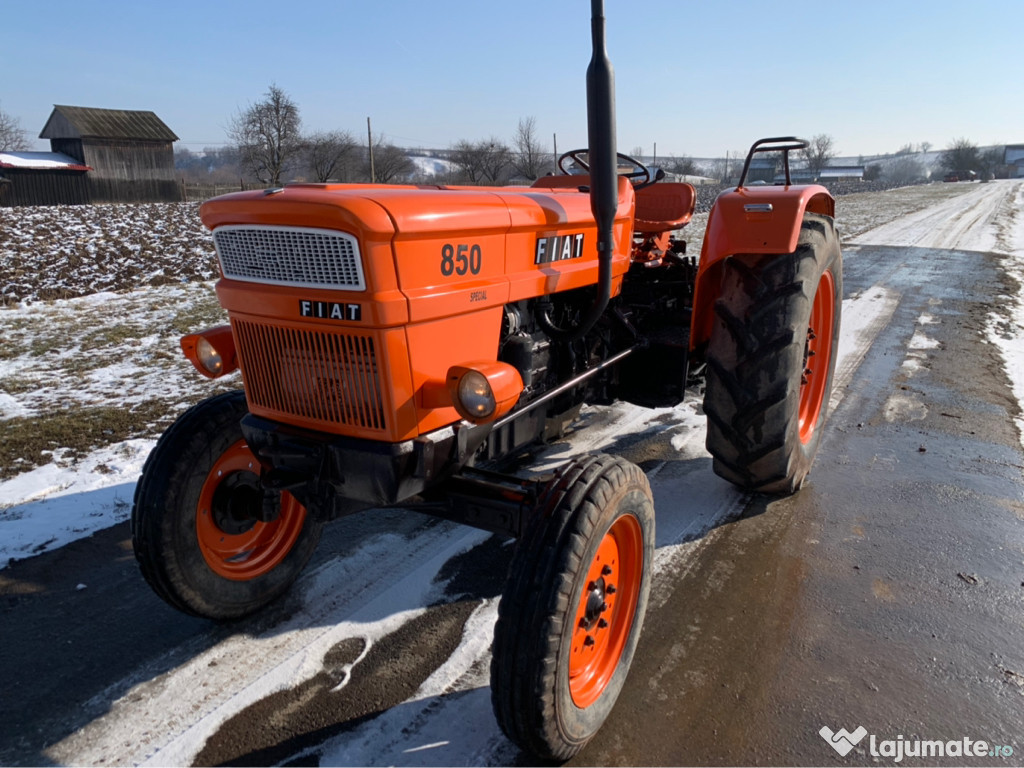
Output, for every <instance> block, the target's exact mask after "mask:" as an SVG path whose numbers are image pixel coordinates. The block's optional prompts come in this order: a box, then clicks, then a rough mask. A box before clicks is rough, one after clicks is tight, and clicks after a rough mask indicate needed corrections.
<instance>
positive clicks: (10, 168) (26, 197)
mask: <svg viewBox="0 0 1024 768" xmlns="http://www.w3.org/2000/svg"><path fill="white" fill-rule="evenodd" d="M91 170H92V168H90V167H89V166H87V165H83V164H82V163H80V162H78V161H77V160H76V159H75V158H73V157H68V156H67V155H62V154H59V153H57V152H0V207H5V208H11V207H14V206H18V205H53V204H54V203H61V204H64V205H78V204H81V203H88V202H89V181H88V179H87V178H86V173H87V172H88V171H91Z"/></svg>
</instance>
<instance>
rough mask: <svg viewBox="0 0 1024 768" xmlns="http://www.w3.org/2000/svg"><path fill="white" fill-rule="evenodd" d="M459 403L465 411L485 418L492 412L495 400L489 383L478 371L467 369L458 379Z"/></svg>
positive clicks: (474, 416)
mask: <svg viewBox="0 0 1024 768" xmlns="http://www.w3.org/2000/svg"><path fill="white" fill-rule="evenodd" d="M459 403H461V405H462V408H463V409H464V411H465V413H468V414H469V415H470V416H472V417H473V418H476V419H486V418H487V417H488V416H490V415H491V414H492V413H494V408H495V405H496V404H495V401H494V392H492V391H491V385H490V384H489V383H488V382H487V379H486V378H485V377H484V375H483V374H482V373H480V372H479V371H469V372H468V373H466V374H465V375H464V376H463V377H462V379H461V380H460V381H459Z"/></svg>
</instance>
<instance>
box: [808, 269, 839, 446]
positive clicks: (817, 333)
mask: <svg viewBox="0 0 1024 768" xmlns="http://www.w3.org/2000/svg"><path fill="white" fill-rule="evenodd" d="M835 311H836V298H835V279H834V278H833V277H832V272H831V271H829V270H826V271H825V273H824V274H822V276H821V280H820V281H819V282H818V290H817V291H816V292H815V294H814V304H813V305H812V306H811V320H810V323H809V324H808V326H807V345H806V347H805V348H804V368H803V372H802V373H801V377H800V416H799V418H800V442H801V443H803V444H804V445H806V444H807V443H809V442H811V439H812V438H813V437H814V432H815V430H816V429H817V427H818V421H819V419H820V417H821V411H822V409H823V408H824V406H825V396H826V394H827V392H826V389H827V387H828V373H829V368H830V367H831V363H832V359H831V358H832V341H833V328H834V326H835Z"/></svg>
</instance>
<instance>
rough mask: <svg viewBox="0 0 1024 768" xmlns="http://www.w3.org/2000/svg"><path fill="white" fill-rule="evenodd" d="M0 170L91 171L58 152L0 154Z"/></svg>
mask: <svg viewBox="0 0 1024 768" xmlns="http://www.w3.org/2000/svg"><path fill="white" fill-rule="evenodd" d="M0 168H24V169H27V170H35V171H47V170H64V171H91V170H92V168H90V167H89V166H88V165H82V164H81V163H80V162H78V161H77V160H75V158H73V157H68V156H67V155H63V154H61V153H60V152H0Z"/></svg>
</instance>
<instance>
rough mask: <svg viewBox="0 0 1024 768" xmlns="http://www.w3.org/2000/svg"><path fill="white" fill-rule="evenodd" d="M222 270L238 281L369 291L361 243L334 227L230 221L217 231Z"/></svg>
mask: <svg viewBox="0 0 1024 768" xmlns="http://www.w3.org/2000/svg"><path fill="white" fill-rule="evenodd" d="M213 243H214V246H215V247H216V249H217V258H218V259H219V261H220V268H221V271H222V272H223V273H224V276H225V277H229V278H231V279H232V280H243V281H245V282H250V283H271V284H274V285H290V286H298V287H306V288H331V289H333V290H344V291H362V290H365V289H366V283H365V281H364V279H363V264H362V259H361V258H360V254H359V242H358V241H357V240H356V238H354V237H353V236H352V235H349V234H347V233H345V232H338V231H336V230H333V229H314V228H312V227H277V226H270V225H264V224H227V225H224V226H222V227H217V228H216V229H215V230H213Z"/></svg>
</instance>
